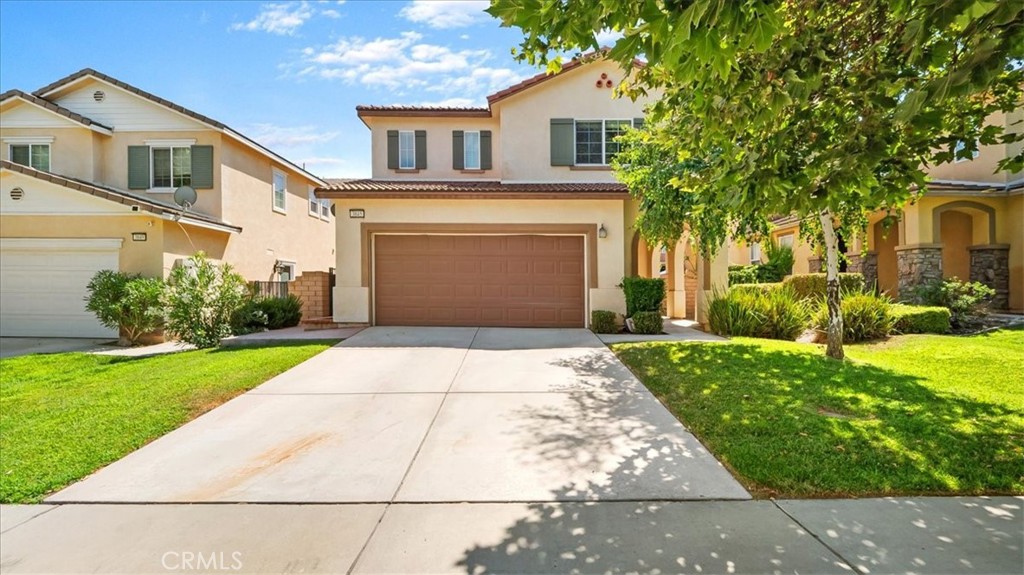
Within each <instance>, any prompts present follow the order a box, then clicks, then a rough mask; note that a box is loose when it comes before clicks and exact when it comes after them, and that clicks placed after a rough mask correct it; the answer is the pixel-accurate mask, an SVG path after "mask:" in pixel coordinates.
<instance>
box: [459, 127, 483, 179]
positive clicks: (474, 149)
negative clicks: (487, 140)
mask: <svg viewBox="0 0 1024 575" xmlns="http://www.w3.org/2000/svg"><path fill="white" fill-rule="evenodd" d="M462 137H463V140H462V145H463V161H464V162H465V163H464V164H463V166H464V169H466V170H479V169H480V132H464V133H463V136H462Z"/></svg>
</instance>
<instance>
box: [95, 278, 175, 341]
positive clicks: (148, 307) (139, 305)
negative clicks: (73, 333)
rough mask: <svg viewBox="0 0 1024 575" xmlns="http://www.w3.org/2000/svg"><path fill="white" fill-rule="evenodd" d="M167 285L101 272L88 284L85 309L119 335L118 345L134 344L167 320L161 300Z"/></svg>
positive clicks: (149, 279) (159, 281)
mask: <svg viewBox="0 0 1024 575" xmlns="http://www.w3.org/2000/svg"><path fill="white" fill-rule="evenodd" d="M164 288H165V285H164V282H163V281H161V280H159V279H154V278H144V277H142V276H141V275H138V274H135V275H131V274H126V273H123V272H119V271H113V270H100V271H98V272H96V275H94V276H93V277H92V279H91V280H90V281H89V285H88V287H87V289H88V290H89V295H88V296H86V298H85V302H86V303H85V309H86V310H88V311H91V312H93V313H94V314H96V318H97V319H99V321H100V323H101V324H102V325H103V326H104V327H107V328H109V329H115V330H117V332H118V340H117V343H118V345H124V346H129V345H135V344H137V343H138V342H139V339H140V338H141V337H142V336H143V335H145V334H147V333H150V332H152V331H154V330H156V329H158V328H159V327H160V326H161V325H162V324H163V321H164V314H163V307H162V306H161V302H160V300H161V297H162V296H163V293H164Z"/></svg>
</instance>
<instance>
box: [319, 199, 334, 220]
mask: <svg viewBox="0 0 1024 575" xmlns="http://www.w3.org/2000/svg"><path fill="white" fill-rule="evenodd" d="M324 212H326V214H325V213H324ZM320 219H321V220H323V221H325V222H329V221H331V201H330V200H326V199H325V200H320Z"/></svg>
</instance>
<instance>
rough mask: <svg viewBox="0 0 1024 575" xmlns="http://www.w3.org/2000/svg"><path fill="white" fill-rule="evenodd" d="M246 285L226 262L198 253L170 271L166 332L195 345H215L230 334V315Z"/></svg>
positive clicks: (245, 290) (201, 346)
mask: <svg viewBox="0 0 1024 575" xmlns="http://www.w3.org/2000/svg"><path fill="white" fill-rule="evenodd" d="M247 293H248V287H247V286H246V283H245V280H244V279H242V276H240V275H238V274H236V273H235V272H233V271H232V270H231V266H230V265H228V264H222V265H216V264H214V263H213V262H211V261H210V260H209V259H207V258H206V255H205V254H203V252H199V253H197V254H195V255H194V256H192V257H190V258H189V259H188V263H187V264H186V265H183V266H177V267H175V268H174V269H172V270H171V278H170V286H169V287H168V289H167V292H166V294H165V298H164V299H165V300H166V306H167V331H168V332H169V333H170V334H172V335H174V336H175V337H177V338H178V339H180V340H181V341H183V342H186V343H190V344H192V345H194V346H196V347H198V348H206V347H216V346H217V345H220V340H221V339H223V338H225V337H227V336H229V335H231V318H232V316H233V315H234V314H235V312H236V311H237V310H238V309H239V308H240V307H242V306H243V305H244V304H245V298H246V294H247Z"/></svg>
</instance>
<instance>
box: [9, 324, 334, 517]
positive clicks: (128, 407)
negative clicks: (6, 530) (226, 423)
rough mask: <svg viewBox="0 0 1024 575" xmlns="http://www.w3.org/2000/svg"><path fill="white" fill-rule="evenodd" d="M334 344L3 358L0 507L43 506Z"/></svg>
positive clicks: (312, 343)
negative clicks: (95, 473) (44, 501)
mask: <svg viewBox="0 0 1024 575" xmlns="http://www.w3.org/2000/svg"><path fill="white" fill-rule="evenodd" d="M333 343H334V342H323V341H313V342H308V343H307V342H303V343H301V344H284V345H268V346H255V347H237V348H223V349H217V350H202V351H186V352H181V353H174V354H168V355H160V356H154V357H145V358H124V357H112V356H102V355H91V354H84V353H57V354H51V355H27V356H22V357H15V358H10V359H3V360H0V383H2V384H0V502H2V503H31V502H36V501H39V500H40V499H42V498H43V497H45V496H46V495H47V494H49V493H51V492H53V491H55V490H57V489H60V488H62V487H64V486H66V485H68V484H70V483H72V482H74V481H76V480H78V479H81V478H82V477H85V476H86V475H88V474H90V473H92V472H93V471H95V470H97V469H99V468H100V467H103V466H104V465H107V464H109V463H111V462H113V461H116V460H118V459H120V458H121V457H123V456H125V455H127V454H128V453H130V452H132V451H134V450H135V449H138V448H139V447H141V446H143V445H145V444H146V443H148V442H150V441H152V440H154V439H156V438H158V437H160V436H161V435H163V434H165V433H167V432H169V431H171V430H173V429H175V428H177V427H179V426H180V425H182V424H184V423H185V422H187V421H189V420H191V419H193V418H195V417H197V416H198V415H200V414H202V413H204V412H206V411H209V410H210V409H213V408H214V407H216V406H218V405H220V404H222V403H224V402H225V401H227V400H229V399H231V398H232V397H235V396H236V395H238V394H240V393H243V392H245V391H247V390H249V389H252V388H253V387H255V386H257V385H259V384H260V383H263V382H264V381H266V380H268V379H270V378H271V377H273V376H275V375H277V374H279V373H281V372H283V371H285V370H287V369H288V368H290V367H292V366H294V365H296V364H298V363H300V362H302V361H305V360H306V359H309V358H310V357H312V356H314V355H316V354H318V353H320V352H321V351H323V350H324V349H326V348H327V347H329V346H330V345H331V344H333Z"/></svg>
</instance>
